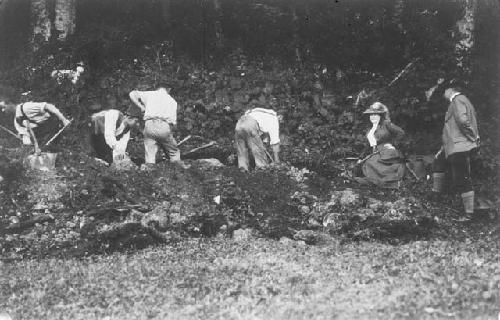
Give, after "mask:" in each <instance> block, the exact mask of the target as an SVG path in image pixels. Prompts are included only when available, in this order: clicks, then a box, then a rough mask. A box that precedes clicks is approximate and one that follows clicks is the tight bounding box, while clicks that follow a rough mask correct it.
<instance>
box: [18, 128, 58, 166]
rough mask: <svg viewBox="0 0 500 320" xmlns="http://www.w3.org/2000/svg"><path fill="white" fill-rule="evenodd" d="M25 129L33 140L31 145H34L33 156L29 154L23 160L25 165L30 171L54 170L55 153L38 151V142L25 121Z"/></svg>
mask: <svg viewBox="0 0 500 320" xmlns="http://www.w3.org/2000/svg"><path fill="white" fill-rule="evenodd" d="M26 127H27V129H28V132H29V134H30V136H31V137H32V138H33V143H34V144H35V154H31V155H29V156H27V157H26V159H24V163H25V165H27V166H29V167H30V168H31V169H37V170H41V171H50V170H53V169H54V168H55V165H56V157H57V153H51V152H43V153H42V151H41V150H40V146H39V145H38V141H37V139H36V137H35V134H34V133H33V130H32V129H31V125H30V123H29V121H26Z"/></svg>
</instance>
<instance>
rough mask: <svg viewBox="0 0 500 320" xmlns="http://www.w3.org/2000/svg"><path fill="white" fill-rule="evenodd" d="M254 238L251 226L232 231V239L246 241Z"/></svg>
mask: <svg viewBox="0 0 500 320" xmlns="http://www.w3.org/2000/svg"><path fill="white" fill-rule="evenodd" d="M253 238H255V230H253V229H251V228H247V229H238V230H234V232H233V239H234V241H246V240H250V239H253Z"/></svg>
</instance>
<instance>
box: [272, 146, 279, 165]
mask: <svg viewBox="0 0 500 320" xmlns="http://www.w3.org/2000/svg"><path fill="white" fill-rule="evenodd" d="M271 148H272V149H273V157H274V162H275V163H280V156H279V153H280V144H279V143H276V144H273V145H271Z"/></svg>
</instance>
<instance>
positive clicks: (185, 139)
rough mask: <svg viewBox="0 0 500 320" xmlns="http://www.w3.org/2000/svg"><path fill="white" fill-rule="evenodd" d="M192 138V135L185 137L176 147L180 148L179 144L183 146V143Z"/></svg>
mask: <svg viewBox="0 0 500 320" xmlns="http://www.w3.org/2000/svg"><path fill="white" fill-rule="evenodd" d="M192 137H193V136H192V135H188V136H187V137H185V138H184V139H182V140H181V141H179V142H178V143H177V146H180V145H181V144H183V143H184V142H186V141H188V140H189V139H191V138H192Z"/></svg>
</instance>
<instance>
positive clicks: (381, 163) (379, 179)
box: [357, 146, 406, 189]
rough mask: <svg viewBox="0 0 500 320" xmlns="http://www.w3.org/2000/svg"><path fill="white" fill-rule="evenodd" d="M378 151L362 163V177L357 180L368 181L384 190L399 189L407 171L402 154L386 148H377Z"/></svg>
mask: <svg viewBox="0 0 500 320" xmlns="http://www.w3.org/2000/svg"><path fill="white" fill-rule="evenodd" d="M377 150H378V151H377V152H376V153H374V154H373V155H371V156H370V157H369V158H368V159H366V161H364V162H363V163H362V165H361V171H362V177H361V179H359V180H358V179H357V180H358V181H360V182H363V180H366V181H367V182H370V183H372V184H375V185H377V186H379V187H382V188H390V189H397V188H399V185H400V182H401V180H402V179H403V177H404V175H405V171H406V167H405V163H404V161H403V158H402V156H401V154H400V152H399V151H398V150H396V149H394V148H393V147H392V148H388V147H385V146H380V147H377Z"/></svg>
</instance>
